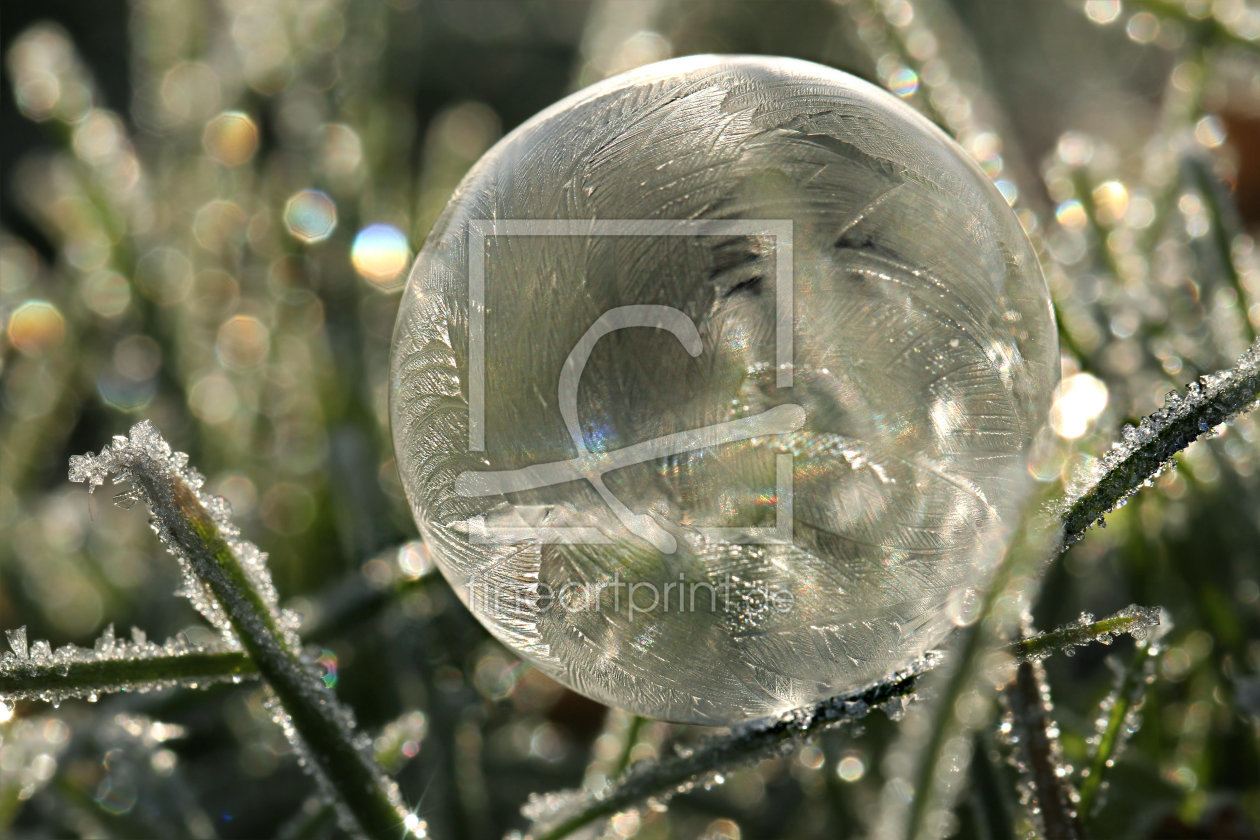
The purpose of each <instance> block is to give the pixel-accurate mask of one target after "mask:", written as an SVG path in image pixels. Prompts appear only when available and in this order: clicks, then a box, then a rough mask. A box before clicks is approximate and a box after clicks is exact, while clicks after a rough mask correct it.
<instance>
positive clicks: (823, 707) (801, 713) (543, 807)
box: [526, 659, 935, 840]
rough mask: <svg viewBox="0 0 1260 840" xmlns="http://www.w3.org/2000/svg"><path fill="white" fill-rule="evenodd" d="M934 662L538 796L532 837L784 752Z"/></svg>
mask: <svg viewBox="0 0 1260 840" xmlns="http://www.w3.org/2000/svg"><path fill="white" fill-rule="evenodd" d="M934 661H935V660H934V659H927V660H924V661H922V662H920V663H919V664H918V665H917V666H915V667H912V668H910V669H907V670H906V671H902V672H900V673H898V674H896V675H894V676H893V677H891V678H889V679H888V680H886V681H884V682H881V683H877V684H875V685H873V686H871V687H870V688H867V689H865V690H863V691H859V692H856V693H854V694H849V695H846V696H843V697H836V698H832V699H830V700H825V701H823V702H822V703H819V704H818V705H816V706H813V707H810V708H807V709H799V710H797V711H794V712H789V713H787V714H785V715H783V716H781V717H779V718H776V719H774V720H772V721H771V722H768V723H766V722H761V723H754V724H750V725H748V726H746V727H744V728H742V729H740V730H738V731H736V732H732V733H731V734H730V735H722V736H714V737H711V738H708V739H706V740H704V741H702V742H701V743H700V744H699V745H698V746H696V747H695V748H693V749H691V750H689V751H687V752H682V753H680V754H678V755H676V756H674V757H672V758H669V759H664V760H661V761H657V762H652V763H646V762H643V763H640V764H636V765H635V766H633V767H632V768H631V769H630V770H629V772H627V773H626V775H625V776H623V777H622V778H621V779H620V780H619V781H617V782H616V783H615V784H613V785H612V786H611V787H610V788H608V789H607V790H604V791H602V792H600V793H594V794H575V795H574V798H573V800H572V801H570V802H561V803H559V804H558V806H557V807H555V808H554V809H553V807H552V805H551V804H550V803H549V802H548V801H547V798H544V799H534V800H532V801H531V804H530V805H529V806H526V811H527V815H528V814H529V813H530V812H531V811H532V812H535V813H540V812H545V813H540V816H539V817H537V818H536V819H535V828H536V829H537V828H541V829H542V830H541V831H538V832H537V833H531V835H530V836H531V837H533V838H535V840H559V839H560V838H562V837H567V836H569V835H570V834H572V833H573V832H575V831H577V830H578V829H580V828H583V827H585V826H588V825H591V824H592V823H594V822H595V821H596V820H599V819H601V818H606V817H610V816H612V815H613V814H616V813H617V812H618V811H623V810H625V809H627V808H630V807H633V806H635V805H637V804H638V803H640V802H642V801H644V800H647V799H657V800H662V801H663V800H666V799H668V798H670V797H672V796H674V795H675V794H679V793H686V792H687V791H689V790H691V789H693V788H695V787H696V786H697V785H700V784H704V783H705V782H706V781H708V780H710V779H712V778H713V776H714V775H716V774H718V773H721V772H725V771H728V770H731V769H734V768H738V767H742V766H744V765H747V764H751V763H752V762H754V761H759V760H761V759H763V758H770V757H773V756H776V755H781V754H782V753H784V752H786V751H787V750H789V749H792V748H793V747H795V746H796V745H797V744H799V743H800V742H801V741H802V740H803V739H805V738H809V737H811V736H813V735H816V734H818V733H820V732H823V731H826V730H828V729H833V728H835V727H837V726H839V725H841V724H843V723H846V722H848V721H852V720H856V719H859V718H861V717H864V716H865V715H866V714H867V712H868V711H870V710H871V709H873V708H879V707H881V706H883V705H885V704H887V703H889V701H895V700H897V699H899V698H903V697H906V696H908V695H910V694H912V693H913V691H914V688H915V686H916V684H917V683H918V680H919V677H920V675H921V674H922V673H923V672H924V671H925V670H927V669H928V668H930V667H931V666H932V665H933V664H934ZM553 796H554V795H553Z"/></svg>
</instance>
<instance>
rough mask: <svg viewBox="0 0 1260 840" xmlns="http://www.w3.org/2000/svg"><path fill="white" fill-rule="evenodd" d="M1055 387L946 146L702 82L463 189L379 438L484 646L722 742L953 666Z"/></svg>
mask: <svg viewBox="0 0 1260 840" xmlns="http://www.w3.org/2000/svg"><path fill="white" fill-rule="evenodd" d="M1057 379H1058V348H1057V343H1056V335H1055V328H1054V319H1053V314H1052V312H1051V309H1050V303H1049V296H1048V293H1047V290H1046V285H1045V282H1044V280H1043V278H1042V275H1041V271H1040V269H1039V267H1038V265H1037V261H1036V258H1035V257H1034V255H1033V253H1032V250H1031V248H1030V247H1029V245H1028V243H1027V241H1026V240H1025V238H1024V235H1023V232H1022V231H1021V229H1020V227H1019V224H1018V221H1017V220H1016V218H1015V216H1014V214H1013V213H1012V212H1011V211H1010V209H1009V208H1008V207H1007V205H1006V203H1005V202H1004V201H1003V199H1002V197H1001V195H1000V194H999V193H998V191H997V190H996V189H995V188H994V187H993V186H992V185H991V184H990V183H989V182H988V181H987V179H986V178H985V177H984V175H983V174H982V173H981V172H980V170H979V169H977V168H976V166H975V165H974V164H973V163H971V162H970V160H969V159H967V157H966V155H965V153H964V152H963V151H962V150H961V149H959V147H958V146H956V145H955V144H954V143H953V142H952V141H950V140H949V139H948V138H946V136H945V135H944V134H942V133H941V132H940V131H939V130H937V129H936V128H935V127H933V126H932V125H930V124H929V123H928V122H927V121H925V120H924V119H923V118H922V117H920V116H918V115H917V114H915V113H914V112H913V111H912V110H910V109H909V108H908V107H907V106H905V105H904V104H903V103H901V102H900V101H898V100H896V99H895V98H894V97H892V96H891V95H889V94H887V93H885V92H883V91H881V90H879V89H877V88H875V87H873V86H871V85H869V84H867V83H865V82H862V81H860V80H858V79H856V78H854V77H852V76H849V75H847V74H845V73H842V72H839V71H837V70H833V69H830V68H826V67H822V66H820V65H816V64H811V63H807V62H802V61H796V60H790V59H780V58H753V57H713V56H705V57H692V58H683V59H675V60H672V61H666V62H662V63H660V64H654V65H651V66H649V67H644V68H641V69H639V70H635V71H632V72H630V73H627V74H624V75H621V76H617V77H615V78H612V79H609V80H607V81H604V82H601V83H599V84H597V85H595V86H593V87H590V88H587V89H586V90H583V91H580V92H578V93H576V94H574V95H573V96H570V97H569V98H567V99H565V100H563V101H562V102H560V103H558V104H556V105H555V106H553V107H551V108H549V109H547V110H546V111H544V112H543V113H541V114H539V115H538V116H536V117H534V118H533V119H532V120H530V121H529V122H527V123H525V124H524V125H522V126H521V127H520V128H518V129H517V130H516V131H514V132H512V133H511V134H510V135H509V136H508V137H506V138H505V139H504V140H503V141H502V142H500V143H499V144H498V145H496V146H495V147H494V148H493V149H491V150H490V152H488V153H487V154H486V156H485V157H484V158H482V160H481V161H480V162H479V163H478V164H477V165H476V166H475V167H473V169H472V171H471V172H469V174H468V176H467V177H466V178H465V179H464V181H463V183H462V184H461V185H460V187H459V189H458V190H457V191H456V192H455V195H454V196H453V197H452V199H451V202H450V204H449V206H448V207H447V208H446V210H445V212H444V213H443V214H442V216H441V218H440V219H439V220H438V222H437V224H436V225H435V227H434V229H433V231H432V232H431V233H430V235H429V238H428V241H427V242H426V244H425V246H424V249H423V250H422V251H421V253H420V255H419V258H418V259H417V260H416V263H415V266H414V268H413V269H412V272H411V276H410V280H409V281H408V284H407V288H406V292H405V294H404V297H403V301H402V307H401V311H400V314H399V319H398V325H397V328H396V334H395V337H394V349H393V359H392V374H391V413H392V421H393V431H394V441H395V446H396V449H397V457H398V465H399V469H400V471H401V474H402V479H403V483H404V486H405V487H406V490H407V494H408V498H409V500H410V502H411V506H412V510H413V512H414V513H415V516H416V520H417V522H418V523H419V526H420V530H421V533H422V534H423V536H424V539H425V541H426V543H427V545H428V548H429V550H430V551H431V552H432V555H433V558H434V559H435V561H436V563H437V565H438V566H439V567H440V568H441V569H442V571H443V573H444V574H445V575H446V577H447V578H448V579H449V580H450V582H451V584H452V586H453V587H454V588H455V591H456V592H458V593H459V595H460V597H461V598H462V599H463V600H464V601H465V603H467V604H468V605H469V607H470V608H471V609H472V610H473V612H474V613H476V615H477V617H478V618H479V619H480V620H481V621H482V622H483V623H484V624H485V625H486V627H487V628H489V629H490V631H491V632H492V633H494V634H495V635H496V636H497V637H498V638H499V639H501V640H502V641H503V642H504V643H505V644H507V645H509V646H510V647H512V648H513V649H514V650H516V651H517V652H518V653H519V654H520V655H521V656H523V657H525V658H527V659H529V660H530V661H531V662H533V663H534V664H535V665H537V666H538V667H539V668H541V669H543V670H544V671H545V672H546V673H548V674H550V675H551V676H553V677H555V678H556V679H558V680H560V681H561V682H563V683H565V684H566V685H569V686H571V687H573V688H574V689H576V690H578V691H580V692H582V693H584V694H587V695H589V696H591V697H594V698H596V699H598V700H600V701H603V702H605V703H609V704H611V705H614V706H619V707H621V708H624V709H627V710H630V711H632V712H636V713H639V714H643V715H648V716H652V717H658V718H665V719H669V720H675V721H687V722H696V723H710V724H729V723H734V722H737V721H741V720H747V719H751V718H756V717H760V716H764V715H768V714H773V713H776V712H781V711H784V710H786V709H789V708H792V707H795V706H800V705H803V704H806V703H810V702H813V701H816V700H819V699H821V698H823V697H826V696H830V695H834V694H837V693H840V692H844V691H848V690H851V689H854V688H857V687H860V686H862V685H864V684H866V683H869V682H871V681H874V680H877V679H879V678H881V677H883V676H885V675H886V674H888V673H891V672H892V671H894V670H896V669H898V668H899V667H902V666H904V665H906V664H907V663H908V662H909V661H911V660H913V659H914V658H915V657H917V656H919V655H921V654H922V653H923V652H924V651H925V650H927V649H928V648H930V647H932V646H933V645H935V644H937V643H939V642H940V641H941V640H942V638H943V637H944V636H945V635H946V633H947V632H948V630H949V628H950V627H951V626H953V624H954V622H955V621H957V620H958V613H959V609H958V605H959V604H960V603H966V602H967V601H968V600H969V598H970V597H971V596H969V594H968V593H969V592H970V588H971V587H974V586H975V585H977V584H978V583H980V582H981V581H982V579H983V570H982V569H981V568H980V566H981V565H982V564H981V563H980V561H979V559H978V558H980V557H982V556H992V554H993V552H992V551H991V550H989V551H987V552H986V551H982V550H981V549H982V547H985V546H988V547H989V548H990V549H991V546H992V541H993V540H994V539H999V538H1000V536H999V527H998V526H999V523H1000V521H1001V519H1002V517H1003V516H1007V515H1009V514H1010V513H1011V512H1012V510H1013V509H1014V506H1015V505H1016V504H1017V503H1018V500H1019V498H1020V496H1021V488H1022V486H1023V481H1024V479H1025V475H1026V473H1025V470H1024V456H1025V451H1026V449H1027V448H1028V446H1029V444H1030V442H1031V439H1032V436H1033V434H1034V433H1035V432H1036V430H1037V428H1038V427H1039V425H1040V424H1041V423H1042V421H1043V418H1044V416H1045V413H1046V409H1047V406H1048V403H1049V396H1050V392H1051V390H1052V388H1053V387H1054V384H1055V382H1056V381H1057ZM972 595H974V593H972Z"/></svg>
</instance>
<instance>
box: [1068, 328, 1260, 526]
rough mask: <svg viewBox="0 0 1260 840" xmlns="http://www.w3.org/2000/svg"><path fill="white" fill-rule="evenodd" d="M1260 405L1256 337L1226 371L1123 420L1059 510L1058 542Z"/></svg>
mask: <svg viewBox="0 0 1260 840" xmlns="http://www.w3.org/2000/svg"><path fill="white" fill-rule="evenodd" d="M1257 406H1260V342H1257V343H1254V344H1252V345H1251V346H1250V347H1249V348H1247V350H1246V352H1244V353H1243V354H1242V355H1241V356H1240V357H1239V358H1238V362H1237V363H1236V364H1235V365H1234V367H1232V368H1229V369H1228V370H1223V371H1219V372H1217V373H1210V374H1207V375H1206V376H1201V377H1199V379H1198V380H1197V381H1195V382H1191V383H1190V384H1189V385H1187V386H1186V392H1185V395H1184V396H1183V395H1181V394H1178V393H1177V392H1176V391H1172V392H1170V393H1169V394H1168V396H1167V397H1165V398H1164V405H1163V407H1162V408H1160V409H1158V410H1157V411H1155V412H1154V413H1153V414H1150V415H1148V416H1146V417H1143V418H1142V421H1141V423H1140V424H1139V425H1137V426H1131V425H1126V426H1125V427H1124V429H1123V431H1122V433H1121V437H1122V440H1120V441H1117V442H1116V443H1114V444H1112V446H1111V450H1110V451H1109V452H1108V453H1107V454H1106V455H1104V456H1103V458H1102V460H1101V462H1100V463H1099V464H1098V466H1097V469H1096V471H1095V472H1094V476H1093V477H1092V478H1091V479H1090V480H1089V481H1088V482H1087V483H1086V484H1085V486H1084V487H1082V488H1079V489H1077V490H1076V491H1075V492H1073V493H1072V494H1071V501H1070V502H1069V503H1068V505H1067V506H1066V507H1065V509H1064V511H1063V526H1064V531H1063V542H1064V546H1065V547H1066V546H1070V545H1072V544H1073V543H1075V542H1076V541H1077V540H1079V539H1080V538H1081V537H1082V536H1083V535H1084V534H1085V531H1086V530H1087V529H1088V528H1089V527H1090V526H1091V525H1093V524H1094V523H1095V522H1098V523H1102V521H1103V517H1104V516H1105V515H1106V514H1108V513H1111V512H1112V511H1114V510H1116V509H1118V508H1121V507H1123V506H1124V505H1125V504H1127V503H1128V501H1129V497H1130V496H1132V495H1133V494H1134V493H1136V492H1137V491H1138V490H1139V489H1140V488H1142V487H1146V486H1149V485H1150V483H1151V481H1152V480H1153V479H1154V478H1155V477H1156V476H1158V475H1160V473H1162V472H1163V471H1164V470H1166V469H1167V468H1168V467H1169V466H1170V465H1171V464H1172V463H1173V456H1174V455H1176V454H1177V453H1178V452H1180V451H1181V450H1183V449H1185V448H1186V447H1187V446H1189V445H1190V444H1191V443H1193V442H1194V441H1196V440H1198V439H1199V438H1200V437H1204V436H1205V435H1207V434H1209V433H1210V432H1211V431H1212V430H1213V429H1215V428H1216V427H1217V426H1219V425H1220V424H1222V423H1224V422H1226V421H1227V420H1229V419H1231V418H1233V417H1235V416H1237V415H1239V414H1245V413H1246V412H1248V411H1251V410H1253V409H1255V408H1256V407H1257Z"/></svg>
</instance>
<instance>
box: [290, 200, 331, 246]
mask: <svg viewBox="0 0 1260 840" xmlns="http://www.w3.org/2000/svg"><path fill="white" fill-rule="evenodd" d="M284 226H285V228H286V229H288V231H289V233H291V234H293V236H294V237H295V238H297V239H300V240H302V241H303V242H308V243H310V242H323V241H324V240H325V239H327V238H328V237H329V236H330V235H331V234H332V232H333V230H334V229H335V228H336V227H337V205H335V204H333V200H332V199H331V198H329V197H328V196H327V195H325V194H324V193H322V192H320V191H319V190H302V191H301V192H299V193H296V194H295V195H293V196H292V197H291V198H290V199H289V200H288V201H287V202H285V205H284Z"/></svg>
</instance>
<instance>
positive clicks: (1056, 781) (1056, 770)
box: [1001, 661, 1085, 840]
mask: <svg viewBox="0 0 1260 840" xmlns="http://www.w3.org/2000/svg"><path fill="white" fill-rule="evenodd" d="M1003 699H1004V700H1005V703H1006V707H1007V715H1006V718H1005V719H1004V720H1003V723H1002V728H1001V732H1002V733H1003V734H1004V735H1006V738H1007V740H1008V741H1009V743H1010V744H1011V746H1012V747H1013V748H1014V751H1013V755H1012V762H1013V763H1014V765H1015V768H1016V769H1017V770H1019V772H1020V777H1021V778H1020V800H1021V801H1022V802H1023V804H1024V805H1025V807H1027V809H1028V813H1029V816H1030V817H1031V819H1032V821H1033V823H1034V824H1036V825H1037V826H1038V834H1039V835H1040V836H1043V837H1046V838H1047V840H1081V838H1083V837H1084V836H1085V835H1084V829H1083V828H1082V826H1081V820H1080V816H1079V814H1078V813H1077V808H1076V804H1077V801H1078V797H1077V793H1076V791H1075V789H1074V788H1073V787H1072V783H1071V780H1070V778H1069V776H1070V774H1071V767H1070V766H1069V765H1068V764H1067V763H1066V762H1065V761H1064V760H1063V750H1062V748H1061V747H1060V745H1059V727H1058V724H1056V723H1055V722H1054V719H1053V718H1052V717H1051V715H1052V714H1053V712H1054V704H1053V702H1052V701H1051V699H1050V686H1049V685H1048V684H1047V683H1046V675H1045V672H1044V671H1043V670H1042V668H1041V663H1039V662H1034V661H1024V662H1021V663H1020V664H1019V667H1018V669H1017V670H1016V673H1015V680H1014V682H1012V683H1011V685H1010V686H1008V687H1007V689H1006V691H1005V692H1004V693H1003Z"/></svg>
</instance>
